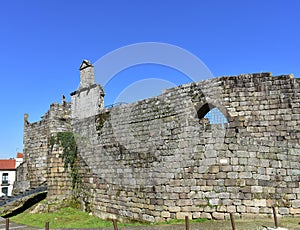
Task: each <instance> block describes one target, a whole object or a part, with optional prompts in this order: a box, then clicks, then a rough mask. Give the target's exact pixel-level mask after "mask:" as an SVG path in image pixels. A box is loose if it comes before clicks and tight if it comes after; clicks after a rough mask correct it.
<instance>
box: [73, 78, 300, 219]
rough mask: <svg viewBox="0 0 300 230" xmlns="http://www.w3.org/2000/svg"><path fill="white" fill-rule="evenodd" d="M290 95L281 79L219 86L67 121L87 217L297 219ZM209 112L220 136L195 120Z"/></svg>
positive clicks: (221, 81) (295, 125)
mask: <svg viewBox="0 0 300 230" xmlns="http://www.w3.org/2000/svg"><path fill="white" fill-rule="evenodd" d="M299 93H300V90H299V79H294V78H293V77H292V76H290V75H286V76H278V77H273V76H271V74H269V73H262V74H249V75H240V76H234V77H221V78H215V79H210V80H206V81H202V82H197V83H191V84H187V85H182V86H179V87H176V88H172V89H169V90H166V91H165V92H163V94H162V95H161V96H159V97H155V98H150V99H146V100H143V101H139V102H136V103H133V104H130V105H122V106H119V107H115V108H111V109H104V110H102V112H101V113H99V114H97V115H95V116H91V117H88V118H85V119H81V120H76V122H74V121H73V122H74V123H73V130H74V132H75V135H76V136H77V138H78V139H77V143H78V150H79V155H80V156H81V158H82V160H83V161H84V163H85V164H86V165H87V166H88V169H89V170H90V175H92V176H90V177H89V178H85V180H84V183H85V184H84V187H85V188H86V190H88V193H90V194H91V197H90V203H91V209H92V211H93V213H94V214H96V215H98V216H101V217H128V218H133V219H140V220H146V221H162V220H165V219H170V218H184V216H186V215H188V216H190V217H191V218H198V217H206V218H216V219H222V218H224V216H226V215H228V214H227V213H228V212H234V213H237V215H240V216H242V217H243V216H258V215H259V216H264V215H269V214H271V213H272V210H271V207H272V206H273V205H276V206H278V207H279V214H281V215H288V214H291V215H293V214H300V188H299V181H300V171H299V168H300V162H299V155H300V145H299V137H300V128H299V127H300V126H299V125H300V124H299V123H300V119H299V118H300V108H299ZM214 107H217V108H219V109H220V110H221V111H222V112H223V114H224V115H225V116H226V118H227V120H228V124H226V125H225V127H222V126H221V125H217V124H209V123H208V122H207V119H206V118H204V115H205V114H206V113H207V112H208V111H209V110H211V109H212V108H214ZM87 175H88V174H87Z"/></svg>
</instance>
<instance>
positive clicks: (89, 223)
mask: <svg viewBox="0 0 300 230" xmlns="http://www.w3.org/2000/svg"><path fill="white" fill-rule="evenodd" d="M10 219H11V220H12V221H13V222H16V223H19V224H25V225H29V226H33V227H38V228H44V227H45V223H46V222H49V225H50V228H105V227H113V223H112V221H110V220H102V219H100V218H98V217H95V216H90V215H89V214H88V213H86V212H82V211H80V210H78V209H74V208H71V207H68V208H61V209H60V210H58V211H57V212H54V213H37V214H30V213H29V212H23V213H21V214H19V215H17V216H14V217H12V218H10ZM205 221H207V220H206V219H197V220H190V223H196V222H205ZM151 224H152V225H153V223H144V222H143V223H141V222H134V221H133V222H128V223H118V226H120V227H126V226H146V225H151ZM162 224H170V225H171V224H184V220H178V219H174V220H170V221H166V222H161V223H154V225H162Z"/></svg>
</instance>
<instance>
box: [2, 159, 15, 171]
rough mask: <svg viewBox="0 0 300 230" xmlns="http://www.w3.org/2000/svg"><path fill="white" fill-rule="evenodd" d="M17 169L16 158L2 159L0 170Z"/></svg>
mask: <svg viewBox="0 0 300 230" xmlns="http://www.w3.org/2000/svg"><path fill="white" fill-rule="evenodd" d="M12 169H16V160H15V159H9V160H0V170H12Z"/></svg>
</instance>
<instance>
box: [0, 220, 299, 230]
mask: <svg viewBox="0 0 300 230" xmlns="http://www.w3.org/2000/svg"><path fill="white" fill-rule="evenodd" d="M235 222H236V229H237V230H264V229H265V228H263V227H262V226H268V227H274V223H273V220H272V219H264V220H236V221H235ZM299 222H300V217H299V218H283V219H279V226H280V227H284V228H287V229H288V230H299V229H300V225H299ZM13 229H22V230H38V228H34V227H28V226H24V225H21V224H15V223H12V222H11V223H10V230H13ZM50 229H51V226H50ZM97 229H98V230H113V227H110V228H97ZM118 229H119V230H185V229H186V228H185V225H184V224H175V225H152V226H151V225H150V226H138V227H118ZM189 229H190V230H202V229H203V230H231V229H232V228H231V223H230V221H228V220H227V221H213V222H204V223H196V224H195V223H193V224H190V228H189ZM0 230H5V220H0ZM41 230H42V229H41ZM51 230H54V229H51ZM55 230H63V229H55ZM68 230H75V228H74V229H68ZM76 230H77V229H76ZM81 230H92V229H88V228H86V229H81ZM93 230H95V229H93Z"/></svg>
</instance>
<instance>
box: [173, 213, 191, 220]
mask: <svg viewBox="0 0 300 230" xmlns="http://www.w3.org/2000/svg"><path fill="white" fill-rule="evenodd" d="M186 216H188V217H189V219H192V217H193V215H192V213H189V212H177V213H176V218H177V219H180V220H184V219H185V217H186Z"/></svg>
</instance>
